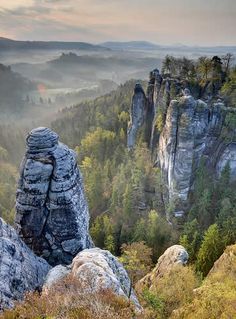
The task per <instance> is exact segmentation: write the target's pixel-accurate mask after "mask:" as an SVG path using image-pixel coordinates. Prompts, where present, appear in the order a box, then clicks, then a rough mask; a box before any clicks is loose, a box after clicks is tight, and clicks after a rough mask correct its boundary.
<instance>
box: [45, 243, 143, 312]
mask: <svg viewBox="0 0 236 319" xmlns="http://www.w3.org/2000/svg"><path fill="white" fill-rule="evenodd" d="M68 274H71V275H72V276H75V277H76V278H78V279H79V281H80V283H81V287H82V288H81V289H83V291H84V292H85V293H90V292H92V293H94V292H99V291H101V290H103V289H112V290H113V292H114V293H115V294H117V295H120V296H124V297H127V298H130V300H131V301H132V302H133V303H134V304H135V305H136V307H137V308H138V309H140V308H141V307H140V305H139V302H138V300H137V298H136V296H135V293H134V291H133V289H131V282H130V279H129V277H128V275H127V272H126V271H125V269H124V267H123V266H122V264H121V263H120V262H119V261H118V260H117V259H116V258H115V257H114V256H113V255H112V254H111V253H110V252H109V251H107V250H102V249H100V248H91V249H85V250H83V251H82V252H80V253H79V254H78V255H77V256H76V257H75V258H74V259H73V261H72V264H71V265H70V266H64V267H63V266H60V265H59V266H56V267H54V268H52V269H51V270H50V272H49V273H48V276H47V278H46V281H45V284H44V289H45V290H47V289H48V288H51V287H52V285H53V284H56V283H57V282H58V280H60V279H62V278H65V277H66V276H67V275H68Z"/></svg>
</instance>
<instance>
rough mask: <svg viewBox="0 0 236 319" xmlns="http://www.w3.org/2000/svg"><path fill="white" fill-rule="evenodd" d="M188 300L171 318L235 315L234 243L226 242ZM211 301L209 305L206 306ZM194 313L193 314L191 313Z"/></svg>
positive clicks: (235, 269)
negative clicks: (221, 251) (223, 248)
mask: <svg viewBox="0 0 236 319" xmlns="http://www.w3.org/2000/svg"><path fill="white" fill-rule="evenodd" d="M193 292H194V295H193V298H192V300H191V298H190V299H189V301H188V302H186V303H184V304H183V305H182V307H181V308H179V309H176V310H174V311H173V312H172V315H171V317H170V318H172V319H174V318H175V319H183V318H224V317H226V318H234V317H235V313H236V303H235V300H236V298H235V296H236V245H232V246H228V247H227V248H226V249H225V251H224V253H223V254H222V255H221V256H220V258H219V259H218V260H217V261H216V262H215V263H214V266H213V267H212V269H211V270H210V272H209V273H208V275H207V276H206V278H205V279H204V281H203V282H202V285H201V286H200V287H199V288H196V289H194V291H193ZM209 305H210V306H209ZM193 314H194V315H193Z"/></svg>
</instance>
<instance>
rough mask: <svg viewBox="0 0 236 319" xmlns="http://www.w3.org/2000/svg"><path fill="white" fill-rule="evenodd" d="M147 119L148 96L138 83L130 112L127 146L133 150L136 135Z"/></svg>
mask: <svg viewBox="0 0 236 319" xmlns="http://www.w3.org/2000/svg"><path fill="white" fill-rule="evenodd" d="M145 118H146V96H145V93H144V91H143V88H142V86H141V85H140V84H139V83H137V84H136V85H135V88H134V95H133V97H132V104H131V110H130V123H129V128H128V134H127V136H128V139H127V145H128V148H129V149H131V148H132V147H134V145H135V141H136V135H137V132H138V130H139V128H140V127H141V126H142V125H143V123H144V120H145Z"/></svg>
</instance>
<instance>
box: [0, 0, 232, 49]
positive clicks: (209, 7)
mask: <svg viewBox="0 0 236 319" xmlns="http://www.w3.org/2000/svg"><path fill="white" fill-rule="evenodd" d="M235 30H236V0H0V36H3V37H9V38H13V39H20V40H66V41H86V42H93V43H99V42H102V41H108V40H112V41H117V40H119V41H129V40H146V41H152V42H155V43H158V44H175V43H183V44H187V45H193V44H194V45H236V37H235V33H236V32H235Z"/></svg>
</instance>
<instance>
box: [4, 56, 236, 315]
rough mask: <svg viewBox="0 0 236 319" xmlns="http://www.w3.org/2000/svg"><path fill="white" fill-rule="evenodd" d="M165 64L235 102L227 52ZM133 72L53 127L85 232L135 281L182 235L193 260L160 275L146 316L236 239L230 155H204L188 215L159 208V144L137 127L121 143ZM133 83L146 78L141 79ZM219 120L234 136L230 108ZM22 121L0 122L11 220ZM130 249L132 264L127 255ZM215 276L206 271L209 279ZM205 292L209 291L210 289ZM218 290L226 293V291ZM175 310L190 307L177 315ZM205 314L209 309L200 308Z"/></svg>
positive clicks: (163, 308) (201, 274)
mask: <svg viewBox="0 0 236 319" xmlns="http://www.w3.org/2000/svg"><path fill="white" fill-rule="evenodd" d="M217 58H218V60H217ZM162 72H163V73H171V74H172V75H173V76H174V77H180V78H184V79H187V80H188V81H190V83H191V85H192V87H196V85H200V86H201V87H204V85H206V83H207V82H209V81H213V82H214V83H215V84H216V87H217V85H218V87H217V90H219V92H220V95H221V97H222V98H223V99H224V100H225V101H226V107H231V108H235V107H236V68H235V67H234V65H233V57H232V56H231V55H230V54H228V55H225V56H224V57H222V58H219V57H214V58H213V59H211V58H208V57H201V58H199V59H198V60H197V61H194V60H190V59H187V58H174V57H172V56H166V58H165V59H164V61H163V64H162ZM136 82H137V80H130V81H127V82H126V83H124V84H121V85H120V86H119V87H118V88H117V89H116V90H113V91H111V92H110V93H108V94H106V95H104V96H101V97H98V98H96V99H94V100H89V101H84V102H81V103H79V104H78V105H74V106H69V107H67V108H65V109H63V110H61V111H59V113H58V114H57V117H56V119H55V120H53V121H52V122H51V128H52V129H53V130H54V131H55V132H57V133H58V134H59V136H60V138H61V140H62V141H63V142H64V143H65V144H67V145H68V146H70V147H71V148H73V149H74V150H75V151H76V153H77V156H78V164H79V167H80V169H81V171H82V174H83V179H84V184H85V192H86V196H87V200H88V204H89V209H90V218H91V220H90V234H91V236H92V239H93V241H94V243H95V245H96V246H98V247H100V248H104V249H107V250H109V251H110V252H112V253H113V254H114V255H116V256H119V257H120V258H121V260H122V261H123V262H124V264H125V266H126V267H127V269H128V271H129V272H130V275H131V276H132V278H133V281H134V284H135V283H136V282H137V281H138V279H140V278H141V277H143V276H144V275H145V274H146V273H147V272H148V271H150V269H151V268H152V267H153V265H154V264H155V263H156V261H157V259H158V258H159V257H160V256H161V255H162V254H163V252H164V251H165V250H166V249H167V248H168V247H169V246H171V245H173V244H181V245H183V246H184V247H185V248H186V250H187V251H188V253H189V266H188V267H187V268H186V269H185V270H179V273H178V276H177V275H176V276H177V277H176V278H175V277H174V276H175V274H172V277H171V275H169V277H166V278H164V279H163V281H162V283H161V286H159V288H158V289H159V291H158V290H157V291H156V293H150V292H146V293H144V294H143V298H144V303H146V305H147V309H149V310H148V311H150V313H149V317H147V318H168V316H169V315H170V313H171V312H172V310H173V309H176V308H178V307H179V306H183V305H184V304H185V302H186V303H187V302H189V300H185V299H186V298H187V295H188V294H190V291H192V289H193V288H194V287H197V286H199V282H201V281H202V280H203V279H204V278H205V277H206V276H207V274H208V273H209V271H210V269H211V268H212V266H213V265H214V262H215V261H216V260H217V259H218V258H219V257H220V256H221V254H222V253H223V251H224V250H225V248H226V247H227V246H229V245H232V244H234V243H235V242H236V193H235V191H234V190H235V187H236V182H235V181H232V180H231V179H230V167H229V165H226V166H225V168H224V170H223V171H222V173H221V176H220V177H219V178H215V176H213V175H211V173H210V172H209V171H208V170H207V168H206V165H205V163H204V161H202V162H201V165H200V167H199V168H198V170H197V172H196V180H195V185H194V190H193V192H192V194H191V207H190V209H189V211H188V214H187V216H186V218H185V219H184V220H181V221H179V220H178V219H177V218H173V220H172V223H169V222H168V221H167V220H166V217H165V216H166V211H168V210H169V211H171V209H172V207H171V203H170V205H169V206H168V205H166V203H165V202H164V199H163V198H164V197H165V192H166V189H165V185H164V184H163V181H162V178H161V172H160V169H159V168H158V167H157V166H156V165H154V155H155V154H153V152H152V151H151V150H150V148H149V147H148V145H147V144H146V143H145V142H144V138H143V136H139V137H138V142H137V145H136V146H135V148H134V149H133V150H132V151H129V150H128V149H127V126H128V122H129V116H130V115H129V110H130V105H131V98H132V94H133V88H134V86H135V83H136ZM139 83H141V84H142V85H143V87H144V88H146V87H147V82H146V81H143V80H142V81H139ZM161 119H162V118H161ZM161 119H160V117H159V122H157V129H159V128H161V127H162V123H160V121H161ZM225 121H226V123H227V125H226V127H227V129H226V130H225V132H224V134H225V136H226V138H229V139H230V138H231V137H232V134H234V132H235V130H236V117H235V116H229V117H227V116H226V119H225ZM25 130H26V129H25V128H23V129H17V128H16V129H15V130H12V129H10V127H9V126H7V125H3V124H2V125H1V126H0V216H1V217H3V218H4V220H6V221H7V222H9V223H11V224H13V221H14V200H15V191H16V187H17V179H18V171H19V165H20V160H21V158H22V155H23V153H24V149H25V146H24V135H25ZM134 252H135V258H136V259H135V258H134ZM134 259H135V265H133V264H132V262H133V263H134ZM140 265H143V271H142V272H141V273H140V272H138V269H139V268H140ZM221 275H222V276H223V274H221ZM223 277H224V276H223ZM223 277H222V278H223ZM226 277H227V276H226ZM181 278H182V279H183V280H184V283H185V284H186V285H187V283H188V286H187V287H186V286H185V288H186V290H185V291H184V292H183V293H182V294H179V295H178V292H176V291H172V290H171V288H170V287H171V286H172V281H173V280H177V281H178V285H180V282H181ZM209 280H210V279H209ZM214 280H215V279H214V278H213V279H212V278H211V281H212V282H214ZM222 280H225V277H224V279H222ZM226 284H227V285H228V286H227V285H226V288H224V289H226V290H227V289H228V290H229V291H230V287H231V286H230V285H231V283H228V282H227V283H226ZM160 287H161V288H160ZM167 287H169V288H168V289H170V290H171V291H168V290H167ZM173 289H174V288H173ZM208 289H209V290H210V289H212V288H208ZM160 290H161V291H160ZM224 291H225V290H224ZM208 293H209V296H210V293H212V292H209V291H208ZM170 294H172V295H173V294H175V295H176V296H177V299H178V298H179V299H178V301H177V303H176V304H171V302H170V301H168V298H169V297H170ZM157 296H162V299H158V298H157ZM189 298H190V299H191V300H192V301H194V305H193V307H195V308H194V309H197V308H198V307H199V305H198V302H199V301H198V300H197V299H196V298H195V296H192V295H191V294H190V296H189ZM194 298H195V299H194ZM209 298H210V297H209ZM222 298H225V299H223V300H228V299H227V298H230V297H228V296H227V295H226V296H224V297H222ZM206 299H207V298H206ZM175 302H176V300H175ZM186 309H187V308H186ZM186 313H187V310H186ZM158 316H159V317H158ZM200 316H201V314H200ZM9 318H10V317H9ZM47 318H49V317H47ZM71 318H72V317H71ZM73 318H76V317H73ZM81 318H82V317H81ZM83 318H90V317H89V316H88V317H83ZM104 318H105V317H104ZM120 318H122V317H120ZM130 318H131V317H130ZM173 318H190V317H187V315H186V316H184V315H183V316H182V317H181V316H179V317H178V315H176V317H175V315H174V316H173ZM191 318H195V317H191ZM201 318H207V317H206V316H205V317H204V316H203V315H202V317H201ZM212 318H213V317H212ZM214 318H215V317H214ZM222 318H223V317H222ZM230 318H231V317H230Z"/></svg>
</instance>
